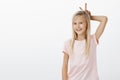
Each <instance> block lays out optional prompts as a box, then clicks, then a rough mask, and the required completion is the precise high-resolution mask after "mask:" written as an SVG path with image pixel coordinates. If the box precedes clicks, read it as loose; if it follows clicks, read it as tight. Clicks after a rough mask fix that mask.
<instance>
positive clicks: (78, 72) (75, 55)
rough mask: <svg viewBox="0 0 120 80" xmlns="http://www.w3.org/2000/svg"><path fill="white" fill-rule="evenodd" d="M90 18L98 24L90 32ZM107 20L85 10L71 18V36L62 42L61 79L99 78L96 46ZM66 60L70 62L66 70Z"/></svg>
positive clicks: (83, 79) (89, 79)
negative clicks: (93, 30)
mask: <svg viewBox="0 0 120 80" xmlns="http://www.w3.org/2000/svg"><path fill="white" fill-rule="evenodd" d="M81 9H82V8H81ZM90 20H95V21H99V22H100V24H99V26H98V28H97V30H96V32H95V33H94V34H92V35H91V34H90ZM106 22H107V17H106V16H93V15H91V13H90V11H88V10H87V4H85V10H83V9H82V10H81V11H78V12H77V13H76V14H74V16H73V19H72V30H73V37H72V39H68V40H66V41H65V43H64V48H63V53H64V58H63V66H62V80H99V76H98V72H97V63H96V47H97V45H98V42H99V38H100V36H101V35H102V33H103V31H104V29H105V25H106ZM68 62H70V66H69V68H70V69H69V71H68Z"/></svg>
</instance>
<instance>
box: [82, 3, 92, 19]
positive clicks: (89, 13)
mask: <svg viewBox="0 0 120 80" xmlns="http://www.w3.org/2000/svg"><path fill="white" fill-rule="evenodd" d="M80 9H81V10H82V11H85V12H86V13H87V14H88V15H89V16H90V18H91V12H90V11H89V10H87V3H85V10H83V9H82V8H81V7H80Z"/></svg>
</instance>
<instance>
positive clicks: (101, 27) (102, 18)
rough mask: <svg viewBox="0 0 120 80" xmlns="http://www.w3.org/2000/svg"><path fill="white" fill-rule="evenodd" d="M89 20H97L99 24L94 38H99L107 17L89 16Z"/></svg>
mask: <svg viewBox="0 0 120 80" xmlns="http://www.w3.org/2000/svg"><path fill="white" fill-rule="evenodd" d="M91 20H95V21H99V22H100V24H99V26H98V28H97V30H96V32H95V36H96V39H97V40H99V38H100V36H101V35H102V33H103V31H104V29H105V26H106V23H107V20H108V19H107V17H106V16H91Z"/></svg>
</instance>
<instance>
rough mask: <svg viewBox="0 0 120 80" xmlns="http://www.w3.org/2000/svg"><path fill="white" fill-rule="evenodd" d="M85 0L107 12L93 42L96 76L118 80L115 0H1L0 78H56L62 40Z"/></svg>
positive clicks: (119, 56)
mask: <svg viewBox="0 0 120 80" xmlns="http://www.w3.org/2000/svg"><path fill="white" fill-rule="evenodd" d="M85 2H87V3H88V9H89V10H90V11H91V13H92V14H93V15H106V16H108V23H107V25H106V28H105V31H104V33H103V35H102V36H101V38H100V40H99V42H100V43H99V45H98V47H97V62H98V72H99V76H100V80H120V76H119V75H120V62H119V61H120V49H119V47H120V36H119V34H120V24H119V23H120V10H119V7H120V6H119V5H120V2H119V0H86V1H84V0H0V80H61V68H62V61H63V53H62V48H63V43H64V41H65V40H66V39H68V38H70V37H71V34H72V33H71V19H72V15H73V14H74V13H75V12H76V11H78V10H79V6H81V7H83V8H84V3H85ZM97 25H98V23H97V22H92V25H91V26H92V33H94V31H95V29H96V28H97Z"/></svg>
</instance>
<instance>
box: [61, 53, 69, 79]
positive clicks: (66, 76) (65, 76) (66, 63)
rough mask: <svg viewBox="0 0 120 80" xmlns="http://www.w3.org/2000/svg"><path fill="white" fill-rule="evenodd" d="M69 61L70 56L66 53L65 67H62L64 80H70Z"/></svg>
mask: <svg viewBox="0 0 120 80" xmlns="http://www.w3.org/2000/svg"><path fill="white" fill-rule="evenodd" d="M68 59H69V56H68V54H67V53H65V52H64V58H63V66H62V80H68V74H67V73H68Z"/></svg>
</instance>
